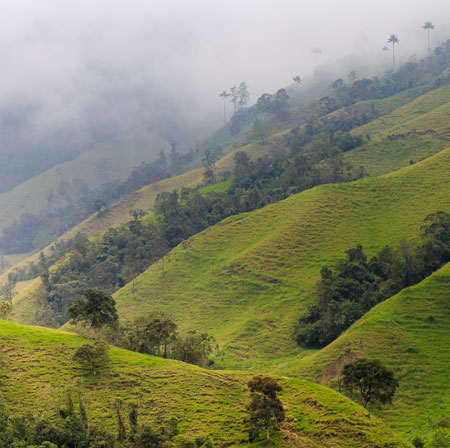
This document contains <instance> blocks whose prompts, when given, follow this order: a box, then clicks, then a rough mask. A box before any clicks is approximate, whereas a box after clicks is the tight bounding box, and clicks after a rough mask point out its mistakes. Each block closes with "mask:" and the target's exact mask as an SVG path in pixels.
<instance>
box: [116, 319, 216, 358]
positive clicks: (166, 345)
mask: <svg viewBox="0 0 450 448" xmlns="http://www.w3.org/2000/svg"><path fill="white" fill-rule="evenodd" d="M108 336H109V338H110V340H111V342H112V343H114V344H115V345H117V346H120V347H123V348H126V349H128V350H133V351H136V352H139V353H146V354H149V355H153V356H162V357H163V358H171V359H178V360H180V361H183V362H187V363H190V364H197V365H199V366H203V367H208V366H211V365H212V364H213V361H212V360H211V359H210V358H209V356H210V355H211V353H212V352H213V350H214V343H215V341H214V338H213V337H212V336H209V335H208V334H206V333H197V332H196V331H190V332H188V333H187V334H186V335H179V334H178V333H177V325H176V324H175V322H173V321H172V320H171V319H170V318H169V317H168V316H167V315H165V314H164V313H159V312H153V313H151V314H150V315H149V316H147V317H140V318H138V319H136V320H135V321H134V322H133V323H132V324H128V325H124V326H120V327H119V328H118V329H114V331H113V332H112V334H110V335H108Z"/></svg>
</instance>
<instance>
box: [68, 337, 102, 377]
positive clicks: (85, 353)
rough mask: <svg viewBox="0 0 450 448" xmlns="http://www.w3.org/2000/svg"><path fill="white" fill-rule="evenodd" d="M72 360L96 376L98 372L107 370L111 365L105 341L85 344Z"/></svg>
mask: <svg viewBox="0 0 450 448" xmlns="http://www.w3.org/2000/svg"><path fill="white" fill-rule="evenodd" d="M72 359H73V360H74V361H75V362H77V363H78V364H80V365H81V367H82V368H83V369H84V370H87V371H90V372H92V375H94V376H95V375H97V373H98V370H100V369H104V368H106V367H107V366H108V364H109V354H108V345H107V344H105V343H104V342H103V341H93V342H91V343H89V344H84V345H82V346H81V347H79V348H78V349H77V350H76V352H75V354H74V355H73V358H72Z"/></svg>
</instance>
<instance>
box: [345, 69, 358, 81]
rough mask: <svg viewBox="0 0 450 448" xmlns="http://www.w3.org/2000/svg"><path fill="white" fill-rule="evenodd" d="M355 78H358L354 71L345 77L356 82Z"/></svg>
mask: <svg viewBox="0 0 450 448" xmlns="http://www.w3.org/2000/svg"><path fill="white" fill-rule="evenodd" d="M357 77H358V75H357V73H356V71H355V70H352V71H351V72H350V73H349V74H348V76H347V78H348V80H349V81H356V78H357Z"/></svg>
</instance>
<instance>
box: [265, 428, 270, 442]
mask: <svg viewBox="0 0 450 448" xmlns="http://www.w3.org/2000/svg"><path fill="white" fill-rule="evenodd" d="M266 443H267V445H268V444H269V443H270V431H269V427H267V428H266Z"/></svg>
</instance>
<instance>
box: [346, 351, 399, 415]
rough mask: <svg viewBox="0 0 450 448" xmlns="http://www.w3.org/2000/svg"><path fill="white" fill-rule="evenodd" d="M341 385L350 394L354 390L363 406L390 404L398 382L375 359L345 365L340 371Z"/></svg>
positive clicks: (390, 372) (390, 371)
mask: <svg viewBox="0 0 450 448" xmlns="http://www.w3.org/2000/svg"><path fill="white" fill-rule="evenodd" d="M342 374H343V385H344V387H345V388H346V389H347V390H348V391H349V392H350V394H352V393H353V391H354V390H355V389H356V390H357V391H358V392H359V393H360V394H361V398H362V400H363V406H364V407H365V408H367V407H368V406H369V407H370V406H371V405H378V404H379V405H381V404H386V403H392V398H393V397H394V394H395V391H396V390H397V388H398V381H397V380H396V379H395V377H394V373H393V372H392V370H390V369H388V368H386V367H385V366H383V365H382V364H381V363H380V361H379V360H377V359H358V360H357V361H355V362H352V363H349V364H346V365H345V366H344V369H343V371H342Z"/></svg>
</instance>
